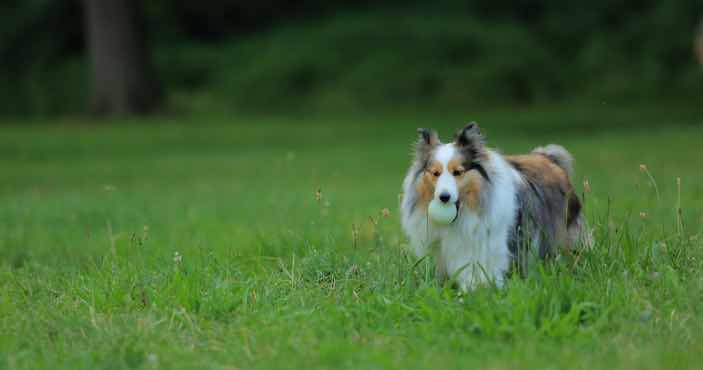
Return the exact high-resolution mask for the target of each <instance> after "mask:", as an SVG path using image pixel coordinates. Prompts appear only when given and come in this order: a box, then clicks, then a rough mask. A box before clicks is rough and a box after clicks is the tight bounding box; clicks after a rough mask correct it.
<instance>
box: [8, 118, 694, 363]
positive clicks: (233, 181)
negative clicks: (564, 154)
mask: <svg viewBox="0 0 703 370" xmlns="http://www.w3.org/2000/svg"><path fill="white" fill-rule="evenodd" d="M700 117H701V111H700V110H696V109H693V108H690V107H688V108H685V107H684V108H682V107H664V108H661V107H656V108H655V107H653V106H652V107H637V108H634V109H631V108H618V107H610V106H607V105H604V106H600V107H543V108H541V109H538V110H535V109H533V110H527V109H516V110H510V111H505V112H484V113H477V114H476V113H474V114H470V115H468V114H446V113H445V114H433V113H424V114H409V113H407V114H383V115H367V116H365V117H361V116H354V117H346V116H342V117H333V116H311V117H305V116H295V117H285V118H282V117H277V118H276V117H250V118H246V117H239V118H237V117H234V118H229V117H228V118H224V117H215V116H212V117H190V118H188V117H186V118H180V119H169V118H159V119H153V120H152V121H151V122H147V121H138V120H133V121H125V122H114V123H111V124H106V125H93V124H92V123H91V122H88V121H83V120H61V121H58V122H48V121H47V122H33V123H32V124H27V123H26V122H14V124H12V125H10V126H7V127H3V128H2V135H0V171H1V174H2V175H1V178H2V181H0V369H24V368H52V369H101V368H104V369H115V368H147V369H148V368H168V369H175V368H182V369H192V368H211V369H253V368H254V369H275V368H290V369H309V368H328V369H339V368H364V369H368V368H404V369H410V368H438V369H450V368H459V367H462V368H476V367H480V368H491V369H512V368H545V369H563V368H577V369H593V368H601V369H634V368H636V369H662V368H672V369H685V368H700V367H701V366H702V365H701V360H702V359H703V272H701V262H702V261H703V241H702V240H703V239H701V238H699V237H697V235H698V234H699V233H700V231H701V229H702V226H703V218H702V213H701V212H700V209H701V205H703V174H702V173H701V168H700V166H701V162H700V158H701V154H703V153H702V152H701V149H700V140H701V138H702V137H703V126H701V123H703V122H701V119H700ZM469 119H477V120H478V121H479V122H480V123H481V124H482V126H483V129H484V131H485V132H486V134H487V136H488V140H489V143H491V144H492V145H494V146H497V147H499V148H501V149H502V150H503V151H504V152H507V153H513V152H523V151H527V150H529V149H530V148H532V147H534V146H537V145H542V144H546V143H548V142H559V143H562V144H564V145H565V146H566V147H567V148H569V149H570V150H571V151H572V152H573V153H574V155H575V157H576V171H577V178H576V179H575V183H576V187H577V188H578V189H579V191H582V183H583V180H584V179H588V181H589V183H590V187H591V192H590V193H589V194H587V195H586V197H587V199H586V210H587V215H588V219H589V220H590V222H591V224H592V225H593V227H594V229H595V234H596V237H597V244H596V248H595V249H594V250H593V251H591V252H587V253H584V254H582V255H580V256H569V257H567V256H563V257H561V258H559V259H557V260H556V261H554V262H553V263H548V264H543V265H541V266H539V267H538V268H536V269H534V270H533V271H531V273H530V275H529V276H528V277H527V278H526V279H513V280H511V281H510V282H509V283H508V284H507V287H506V288H505V289H502V290H495V289H492V288H482V289H479V290H478V291H475V292H473V293H470V294H467V295H464V296H458V295H457V292H456V291H454V290H452V289H450V288H449V287H446V286H442V285H440V284H438V283H437V282H436V281H435V280H434V279H433V277H432V272H431V271H432V269H431V265H430V264H429V262H431V261H424V262H422V263H420V264H418V265H417V266H414V263H415V259H414V258H413V257H412V256H410V255H408V253H407V252H406V251H405V249H404V247H405V243H406V241H405V239H404V237H403V236H402V234H401V232H400V229H399V223H398V219H397V204H398V192H399V189H400V181H401V179H402V176H403V174H404V171H405V169H406V166H407V165H408V162H409V143H410V142H411V141H412V140H414V135H415V133H414V132H415V131H414V129H415V128H416V127H418V126H429V127H435V128H437V129H438V130H439V131H440V133H441V135H442V136H443V137H444V138H447V137H448V136H449V135H450V134H451V132H452V131H453V130H454V129H455V128H458V127H459V126H461V125H462V124H463V123H465V122H466V121H467V120H469ZM118 123H119V124H118ZM640 164H646V165H647V168H648V170H649V171H650V172H651V174H652V175H653V176H654V178H655V180H656V183H657V187H658V191H659V193H660V195H659V199H657V195H656V193H655V190H654V188H653V186H652V184H651V181H650V180H649V179H648V177H647V176H646V175H645V174H643V173H642V172H641V171H640V169H639V165H640ZM677 177H680V178H681V191H680V192H679V191H678V189H677V186H676V180H675V179H676V178H677ZM318 189H321V194H322V198H321V200H320V201H319V202H317V201H316V200H315V191H316V190H318ZM679 205H680V207H681V212H678V211H677V209H678V207H679ZM383 208H388V209H390V211H391V215H390V217H388V218H384V217H381V210H382V209H383ZM640 212H646V214H647V216H646V218H645V219H644V220H643V219H641V218H640ZM372 219H373V221H372ZM681 224H683V227H682V226H681ZM353 230H355V231H353ZM353 235H354V236H353ZM176 253H178V255H177V256H176Z"/></svg>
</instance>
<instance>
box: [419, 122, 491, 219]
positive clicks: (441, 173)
mask: <svg viewBox="0 0 703 370" xmlns="http://www.w3.org/2000/svg"><path fill="white" fill-rule="evenodd" d="M417 132H418V134H419V137H418V140H417V144H416V147H415V168H418V171H417V173H416V179H415V190H416V192H417V197H416V201H417V202H418V203H419V205H420V206H423V207H426V206H427V205H428V204H429V202H430V201H432V200H433V199H437V200H438V201H440V202H442V203H449V204H455V205H456V207H457V208H459V207H461V206H462V205H465V206H467V207H468V208H469V209H471V210H473V211H478V210H479V209H480V206H481V205H480V200H481V191H482V189H483V188H484V187H486V185H487V184H490V178H489V175H488V173H487V172H486V161H487V159H488V154H487V150H486V148H485V146H484V139H483V135H482V134H481V131H480V129H479V127H478V125H477V124H476V123H474V122H471V123H469V124H468V125H466V126H465V127H464V128H462V129H461V130H459V131H458V132H457V133H456V135H455V137H454V141H453V142H451V143H447V144H443V143H441V142H440V141H439V137H438V136H437V133H436V132H435V131H434V130H429V129H424V128H421V129H418V130H417Z"/></svg>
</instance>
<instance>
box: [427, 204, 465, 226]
mask: <svg viewBox="0 0 703 370" xmlns="http://www.w3.org/2000/svg"><path fill="white" fill-rule="evenodd" d="M427 214H428V215H429V217H430V220H432V222H434V223H436V224H439V225H449V224H451V223H452V222H453V221H454V220H456V218H457V215H458V214H459V202H458V201H457V202H456V203H453V204H452V203H442V202H440V201H439V200H437V199H433V200H432V201H431V202H430V205H429V206H428V207H427Z"/></svg>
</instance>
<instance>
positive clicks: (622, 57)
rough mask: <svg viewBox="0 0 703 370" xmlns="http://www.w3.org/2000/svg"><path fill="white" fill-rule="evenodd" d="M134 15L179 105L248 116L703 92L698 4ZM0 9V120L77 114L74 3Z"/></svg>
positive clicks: (301, 8)
mask: <svg viewBox="0 0 703 370" xmlns="http://www.w3.org/2000/svg"><path fill="white" fill-rule="evenodd" d="M6 3H7V2H6ZM144 6H145V12H146V15H147V20H148V26H149V31H150V33H151V34H150V38H151V39H152V41H153V42H152V44H153V46H154V48H155V55H156V57H157V73H158V75H159V76H157V77H158V78H159V80H161V81H163V82H164V84H165V85H166V87H167V89H168V90H169V91H170V92H171V93H172V95H174V96H176V97H182V96H185V97H186V99H180V100H179V99H175V100H174V101H175V102H176V103H177V104H181V103H184V102H185V103H189V104H190V106H193V105H196V104H197V103H195V104H193V103H192V102H193V101H203V99H195V98H196V97H198V96H199V97H205V99H204V100H205V101H207V102H210V104H212V103H214V105H217V106H220V107H221V106H226V107H234V108H236V109H248V110H254V111H261V110H265V111H269V110H271V109H291V108H297V109H303V110H306V109H311V108H314V109H320V108H325V109H330V108H331V109H338V108H352V109H356V108H387V107H393V106H396V107H397V106H416V105H418V104H422V105H423V106H427V105H433V106H441V107H471V106H479V105H481V106H482V105H485V104H505V103H532V102H535V101H544V100H563V99H569V98H574V97H587V98H595V99H598V100H614V99H615V100H623V99H643V98H644V99H648V98H661V97H670V98H675V99H678V98H682V97H683V98H685V97H687V96H688V97H693V96H696V95H697V94H699V93H700V91H701V89H703V72H702V71H701V69H700V67H699V66H697V65H696V64H695V60H694V58H693V53H692V42H693V41H692V39H693V35H694V30H695V27H696V24H697V23H698V21H699V19H700V17H701V16H703V3H701V2H700V1H697V0H681V1H673V2H661V1H659V2H657V1H651V0H648V1H640V2H629V1H624V0H620V1H615V2H613V1H606V0H598V1H595V2H587V3H572V2H561V1H556V0H540V1H525V0H520V1H508V0H498V1H490V2H485V1H468V2H460V1H455V0H443V1H438V2H433V3H432V5H428V4H427V3H426V2H419V1H418V2H400V1H393V0H387V1H384V2H367V1H363V2H351V1H346V0H338V1H332V2H330V1H326V2H322V1H304V2H286V1H281V0H266V1H263V2H207V3H198V2H191V1H183V0H179V1H175V2H163V1H150V2H146V3H145V4H144ZM2 10H3V11H2V14H3V16H2V22H0V57H1V60H2V69H0V81H2V86H3V89H2V91H0V95H1V96H0V114H8V113H10V114H22V113H71V112H81V111H83V110H84V108H83V107H84V105H85V103H86V99H85V96H86V95H87V94H86V93H85V89H86V84H85V76H84V75H85V74H86V73H85V70H86V66H87V63H86V61H84V60H83V57H82V55H83V36H82V28H81V18H82V12H81V9H80V5H79V4H78V2H74V1H49V0H35V1H25V2H22V1H18V0H11V1H9V4H7V5H4V6H3V9H2ZM190 106H189V107H190ZM189 107H186V108H189Z"/></svg>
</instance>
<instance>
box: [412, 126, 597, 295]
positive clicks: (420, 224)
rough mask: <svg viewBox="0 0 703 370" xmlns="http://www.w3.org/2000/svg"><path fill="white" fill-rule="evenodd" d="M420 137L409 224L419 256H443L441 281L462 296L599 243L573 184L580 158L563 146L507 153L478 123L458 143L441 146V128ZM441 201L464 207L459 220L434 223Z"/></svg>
mask: <svg viewBox="0 0 703 370" xmlns="http://www.w3.org/2000/svg"><path fill="white" fill-rule="evenodd" d="M418 134H419V135H418V140H417V142H416V145H415V149H414V152H415V153H414V159H413V161H412V164H411V166H410V168H409V170H408V172H407V175H406V176H405V179H404V181H403V195H402V198H401V205H400V208H401V225H402V228H403V231H404V232H405V234H406V235H407V236H408V239H409V241H410V245H411V248H412V249H413V251H414V253H415V254H416V256H417V257H418V258H424V257H425V256H427V255H429V254H433V255H434V256H435V259H436V263H437V266H436V271H437V276H438V278H440V279H441V280H445V279H447V278H451V279H453V281H454V283H455V284H456V285H457V286H458V288H459V289H461V290H462V291H470V290H473V289H474V288H476V287H477V286H480V285H485V284H495V285H496V286H498V287H502V286H503V285H504V282H505V280H506V278H507V277H508V276H509V275H510V274H512V273H513V272H514V271H516V270H517V271H519V272H520V274H524V272H525V271H526V269H527V267H528V266H527V265H528V261H534V260H538V259H537V258H536V257H539V258H540V259H545V258H547V257H549V256H553V255H555V253H557V252H558V251H559V247H563V248H566V249H569V250H574V249H576V248H580V247H583V246H586V247H590V246H591V245H592V237H591V234H590V231H589V230H588V227H587V225H586V221H585V219H584V216H583V210H582V204H581V201H580V200H579V197H578V196H577V195H576V193H575V192H574V187H573V185H572V183H571V178H572V177H573V169H572V162H573V158H572V156H571V154H570V153H569V152H568V151H567V150H566V149H564V148H563V147H562V146H559V145H554V144H550V145H547V146H545V147H539V148H536V149H534V150H533V151H532V152H531V153H529V154H523V155H514V156H507V155H502V154H501V153H499V152H498V151H496V150H494V149H490V148H488V147H487V146H486V145H485V140H484V136H483V135H482V133H481V130H480V128H479V126H478V125H477V124H476V123H475V122H471V123H469V124H468V125H466V126H465V127H464V128H463V129H461V130H459V131H458V132H457V133H456V135H455V137H454V141H453V142H451V143H446V144H443V143H441V142H440V141H439V137H438V136H437V133H436V132H435V131H434V130H429V129H418ZM433 200H437V201H440V202H442V203H444V204H450V205H451V204H453V205H454V206H455V207H456V208H457V213H456V217H455V219H454V220H453V221H451V223H449V224H448V225H439V224H435V223H433V222H432V221H431V220H430V219H429V217H428V211H427V209H428V205H429V203H430V202H431V201H433ZM531 256H534V257H535V258H531ZM529 263H532V262H529Z"/></svg>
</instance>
